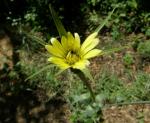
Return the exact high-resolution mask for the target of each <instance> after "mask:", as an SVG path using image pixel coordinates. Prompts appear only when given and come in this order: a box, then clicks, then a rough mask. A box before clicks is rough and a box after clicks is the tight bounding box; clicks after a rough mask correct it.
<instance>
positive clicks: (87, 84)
mask: <svg viewBox="0 0 150 123" xmlns="http://www.w3.org/2000/svg"><path fill="white" fill-rule="evenodd" d="M71 71H72V72H73V73H75V74H76V75H78V77H79V78H80V79H81V80H82V82H83V84H84V85H85V86H86V87H87V89H88V90H89V92H90V94H91V98H92V100H93V101H95V94H94V92H93V90H92V87H91V85H90V83H89V79H87V78H86V77H85V75H84V74H83V73H82V72H81V71H80V70H76V69H71Z"/></svg>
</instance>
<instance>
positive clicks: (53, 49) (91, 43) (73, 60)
mask: <svg viewBox="0 0 150 123" xmlns="http://www.w3.org/2000/svg"><path fill="white" fill-rule="evenodd" d="M96 36H97V32H94V33H92V34H91V35H90V36H88V37H87V38H86V40H85V41H84V42H83V43H82V44H81V42H80V37H79V35H78V33H75V34H74V37H73V35H72V34H71V33H70V32H68V33H67V36H62V38H61V42H59V41H58V40H57V39H56V38H52V39H51V44H50V45H45V48H46V49H47V51H48V52H49V53H50V54H51V57H50V58H48V61H50V62H51V63H53V64H56V65H57V66H58V67H60V68H61V69H64V70H65V69H67V68H74V69H80V70H82V69H84V68H86V67H87V66H88V65H89V63H90V62H89V60H88V59H90V58H92V57H95V56H97V55H99V54H100V53H101V50H99V49H93V48H94V47H95V46H96V45H97V44H98V43H99V39H98V38H96Z"/></svg>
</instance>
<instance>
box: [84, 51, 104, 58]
mask: <svg viewBox="0 0 150 123" xmlns="http://www.w3.org/2000/svg"><path fill="white" fill-rule="evenodd" d="M101 52H102V50H99V49H93V50H91V51H89V52H88V53H87V54H85V55H84V56H83V57H84V59H89V58H92V57H95V56H98V55H99V54H100V53H101Z"/></svg>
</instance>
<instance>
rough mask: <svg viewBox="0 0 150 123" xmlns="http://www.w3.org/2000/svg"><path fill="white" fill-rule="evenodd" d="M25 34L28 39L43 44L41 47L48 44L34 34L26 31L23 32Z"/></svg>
mask: <svg viewBox="0 0 150 123" xmlns="http://www.w3.org/2000/svg"><path fill="white" fill-rule="evenodd" d="M23 33H24V34H25V35H26V36H27V37H29V38H30V39H32V40H35V41H36V42H38V43H39V44H41V45H43V46H45V45H46V42H45V41H44V40H43V39H42V38H40V37H37V36H36V35H34V34H32V33H28V32H25V31H23Z"/></svg>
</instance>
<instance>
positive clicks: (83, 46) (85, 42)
mask: <svg viewBox="0 0 150 123" xmlns="http://www.w3.org/2000/svg"><path fill="white" fill-rule="evenodd" d="M97 34H98V33H97V32H94V33H92V34H91V35H89V36H88V37H87V38H86V40H85V41H84V42H83V44H82V46H81V50H84V49H85V48H86V47H88V46H89V45H90V44H91V43H93V40H94V39H95V37H96V36H97Z"/></svg>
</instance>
